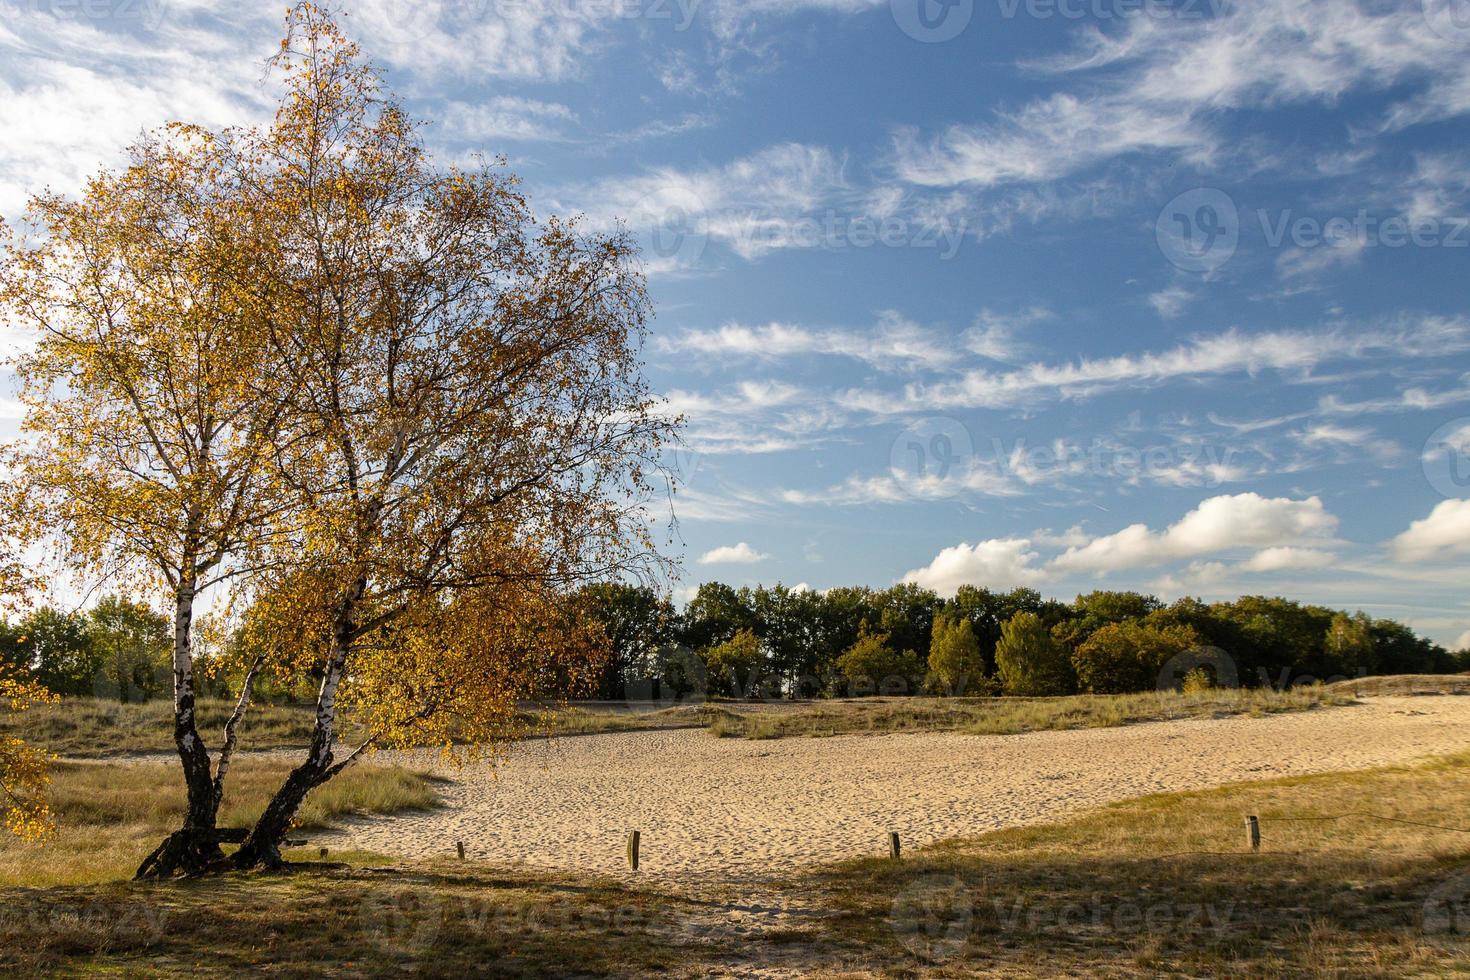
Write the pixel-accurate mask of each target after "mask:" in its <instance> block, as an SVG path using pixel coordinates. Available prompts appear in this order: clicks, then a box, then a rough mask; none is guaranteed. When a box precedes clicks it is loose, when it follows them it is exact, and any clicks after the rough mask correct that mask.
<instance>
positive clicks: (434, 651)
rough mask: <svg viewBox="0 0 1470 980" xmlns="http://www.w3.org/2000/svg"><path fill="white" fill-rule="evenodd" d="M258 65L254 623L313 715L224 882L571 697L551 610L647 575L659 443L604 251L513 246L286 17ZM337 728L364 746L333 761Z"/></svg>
mask: <svg viewBox="0 0 1470 980" xmlns="http://www.w3.org/2000/svg"><path fill="white" fill-rule="evenodd" d="M277 67H278V69H279V71H280V72H281V76H282V78H283V80H284V83H285V87H286V95H285V98H284V99H283V100H282V102H281V105H280V108H279V111H278V112H277V115H276V117H275V120H274V123H273V125H272V126H271V127H270V129H269V131H268V132H266V133H263V134H262V136H261V142H260V143H259V145H257V146H255V147H253V148H251V150H250V152H249V153H248V154H247V156H248V157H249V158H250V159H252V160H259V161H261V164H260V166H259V168H258V173H257V175H256V177H255V178H254V179H253V183H254V185H255V187H256V192H257V193H259V194H261V195H262V197H263V199H265V200H268V201H270V202H271V207H272V208H273V209H274V210H275V211H276V212H278V213H280V214H282V215H284V216H286V217H285V221H284V224H283V227H282V229H281V231H280V234H281V247H282V248H283V250H284V251H285V253H286V254H288V255H290V256H292V257H293V263H292V266H291V268H290V269H289V270H288V272H289V275H288V277H287V278H286V280H285V281H284V290H285V297H284V302H285V304H286V306H287V308H288V309H289V310H290V316H288V317H283V318H280V319H279V320H276V321H274V322H273V323H272V324H271V327H270V329H269V330H268V331H267V337H268V340H269V343H270V344H271V362H272V370H273V371H274V372H276V373H277V374H278V375H279V376H280V378H281V380H282V388H283V393H284V397H285V400H286V409H285V419H286V423H285V426H286V429H285V435H284V436H283V438H281V439H279V440H278V443H279V447H280V448H279V451H278V453H277V456H276V464H277V467H278V478H277V480H278V482H279V484H280V485H281V486H282V487H285V488H288V490H289V492H290V493H291V494H293V495H294V496H293V504H292V513H293V514H295V515H296V517H295V518H294V521H295V524H294V527H295V531H294V534H293V537H292V540H291V541H290V542H289V545H288V547H287V553H288V554H289V556H291V557H290V560H289V561H287V560H283V561H282V562H281V563H280V566H279V567H280V568H281V569H282V572H281V573H280V574H278V575H276V576H274V577H272V578H270V579H269V580H268V581H266V582H265V583H263V584H262V586H261V591H260V595H261V604H262V605H263V606H264V607H266V608H265V609H264V610H262V615H260V616H259V617H258V620H259V621H260V622H262V623H265V624H267V626H266V627H265V628H266V629H268V630H273V631H275V634H276V636H277V637H279V642H266V643H264V644H262V647H263V648H265V649H274V650H279V649H282V648H283V647H290V648H291V649H292V651H293V654H292V656H290V657H287V658H285V659H284V663H282V662H281V659H280V658H278V661H277V667H278V668H280V669H285V670H287V671H300V670H308V669H309V670H314V671H315V672H316V673H317V675H318V678H319V695H318V698H317V702H316V719H315V727H314V731H313V735H312V740H311V744H310V747H309V748H308V749H307V751H306V753H305V755H304V757H303V758H302V759H301V761H300V763H299V765H298V766H297V767H296V769H295V770H294V771H293V772H292V773H291V774H290V776H289V777H288V778H287V780H286V781H285V783H284V784H283V785H282V787H281V788H280V791H279V792H278V793H277V794H276V795H275V797H274V799H273V800H272V801H271V802H270V804H269V806H268V807H267V808H266V810H265V812H264V814H263V815H262V817H261V818H260V821H259V822H258V823H257V824H256V826H255V827H254V828H253V829H252V831H251V834H250V837H249V839H248V840H247V841H246V842H245V844H244V846H243V847H242V848H241V850H240V851H239V852H238V854H237V855H236V863H237V864H239V865H240V866H244V867H251V866H256V865H274V864H277V863H279V862H280V854H279V844H280V841H281V840H282V838H283V837H284V836H285V834H286V833H287V831H288V829H289V826H290V822H291V820H292V818H293V817H294V815H295V813H296V811H297V809H298V808H299V806H300V804H301V802H302V801H303V800H304V799H305V797H306V795H307V794H308V793H309V792H310V791H311V790H312V789H314V788H316V787H318V786H320V785H321V784H323V783H324V782H326V781H327V780H329V779H331V778H332V777H333V776H334V775H335V774H336V773H338V772H340V771H341V769H342V767H343V766H345V765H347V764H350V763H351V761H352V760H353V759H355V758H357V757H358V756H359V754H360V753H361V752H362V751H366V750H369V749H371V748H373V747H376V746H381V745H392V744H410V743H417V744H422V743H425V742H429V743H435V742H437V743H440V744H445V745H448V744H450V743H452V742H455V741H458V742H462V743H469V744H472V745H476V746H489V747H492V748H493V747H494V746H496V745H498V744H501V743H503V742H504V741H505V740H506V739H509V738H512V737H514V736H515V734H516V733H517V726H518V720H517V719H518V714H517V711H516V707H517V702H518V701H519V700H521V699H522V698H525V697H530V696H539V695H542V694H545V693H547V692H549V691H554V690H562V691H565V690H566V689H567V688H568V687H569V686H572V685H576V684H578V683H580V682H583V681H586V680H589V679H590V680H595V677H596V674H597V671H598V667H599V664H600V659H599V645H598V644H595V643H593V642H591V639H592V635H593V634H591V633H589V632H588V631H587V630H585V629H583V628H581V627H580V626H579V625H578V624H577V623H575V622H572V621H568V620H567V618H566V615H565V610H566V609H567V608H569V604H568V603H567V602H566V598H567V596H568V594H569V593H570V592H571V590H573V589H575V588H576V587H578V586H580V585H582V584H585V583H587V582H589V581H593V580H604V579H608V578H615V577H618V576H619V575H622V574H624V573H626V572H629V571H637V570H644V571H646V570H648V569H650V568H651V567H652V566H655V565H657V563H658V561H659V559H658V557H657V553H656V549H655V548H654V547H653V542H652V540H651V537H650V535H649V533H648V530H647V525H646V524H645V522H644V508H645V505H646V501H647V499H648V498H649V496H650V494H651V492H652V489H653V488H652V481H653V479H654V475H655V474H654V470H655V468H656V467H657V459H658V456H659V454H660V452H661V445H662V443H663V442H664V440H665V438H666V436H667V435H668V432H669V429H670V423H669V422H668V421H667V420H665V419H663V418H661V417H660V416H659V415H658V413H657V405H656V403H655V400H654V398H653V397H652V396H651V394H650V392H649V389H648V387H647V384H646V382H645V381H644V379H643V377H642V374H641V365H640V363H639V360H638V350H639V346H640V344H641V342H642V338H643V330H644V324H645V320H646V317H647V315H648V303H647V300H646V297H645V293H644V289H643V282H642V279H641V276H640V275H639V274H638V272H637V270H636V268H635V266H634V253H633V250H632V248H631V246H630V244H629V243H628V241H626V240H625V239H624V238H622V237H620V236H613V237H590V236H586V235H583V234H581V233H580V232H579V231H578V229H577V228H576V227H575V226H574V225H569V224H566V223H563V222H559V221H556V220H548V221H544V222H542V221H538V220H537V218H536V217H535V216H534V214H533V213H532V212H531V210H530V208H529V206H528V204H527V202H526V201H525V200H524V198H523V197H522V196H521V195H520V193H519V191H518V188H517V184H516V181H515V180H514V178H512V177H510V176H508V175H506V174H504V173H503V172H502V171H501V170H499V169H497V168H493V167H485V168H481V169H476V170H459V169H444V170H440V169H436V168H434V167H433V166H432V165H431V164H430V163H429V162H428V159H427V154H426V153H425V151H424V148H423V146H422V144H421V142H420V140H419V137H418V134H417V132H416V130H415V127H414V126H413V124H412V123H411V122H410V120H409V119H408V118H407V117H406V115H405V114H404V113H403V111H402V110H401V108H400V107H399V106H398V105H397V104H396V103H395V102H394V101H393V99H392V98H391V97H390V96H388V95H386V94H385V93H384V91H383V89H382V86H381V82H380V79H379V78H378V76H377V75H376V74H375V72H374V71H373V70H372V68H371V67H370V66H368V65H366V64H365V63H364V62H363V60H362V58H361V56H360V53H359V51H358V49H357V48H356V47H355V46H354V45H353V44H352V43H351V42H350V41H348V40H347V39H346V38H345V37H344V36H343V35H342V34H341V33H340V32H339V31H338V29H337V27H336V25H335V24H334V23H333V22H332V21H331V19H330V18H329V17H328V16H326V15H325V14H324V13H323V12H322V11H320V10H318V9H317V8H315V7H313V6H311V5H309V4H301V5H298V6H297V7H295V8H294V9H293V11H292V13H291V15H290V18H289V20H288V33H287V38H286V41H285V43H284V44H283V47H282V50H281V53H280V55H279V56H278V58H277ZM270 624H273V625H270ZM604 645H605V644H604ZM345 708H350V709H353V710H355V712H356V714H357V720H358V722H359V723H360V725H361V727H362V728H363V729H364V730H365V731H366V732H367V733H368V736H367V739H366V740H365V741H363V742H361V743H360V744H358V745H356V746H352V747H347V748H341V747H339V733H340V731H341V712H342V711H343V710H344V709H345Z"/></svg>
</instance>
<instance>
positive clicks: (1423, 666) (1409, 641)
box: [1370, 619, 1470, 674]
mask: <svg viewBox="0 0 1470 980" xmlns="http://www.w3.org/2000/svg"><path fill="white" fill-rule="evenodd" d="M1370 632H1371V633H1372V635H1373V651H1374V660H1375V665H1376V669H1377V670H1378V671H1379V672H1381V673H1385V674H1426V673H1454V672H1455V671H1458V670H1466V669H1470V656H1467V657H1466V658H1465V660H1464V661H1457V660H1456V659H1455V658H1453V657H1451V656H1450V655H1449V654H1448V653H1446V652H1445V650H1444V648H1443V647H1441V646H1439V644H1437V643H1433V642H1431V641H1429V640H1426V639H1424V638H1423V637H1421V636H1418V635H1416V634H1415V633H1414V631H1413V630H1411V629H1409V628H1408V627H1407V626H1405V625H1404V624H1402V623H1396V622H1394V621H1393V620H1391V619H1379V620H1375V621H1374V622H1373V625H1372V626H1371V627H1370Z"/></svg>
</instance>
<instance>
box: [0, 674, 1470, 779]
mask: <svg viewBox="0 0 1470 980" xmlns="http://www.w3.org/2000/svg"><path fill="white" fill-rule="evenodd" d="M1454 680H1455V678H1370V679H1368V680H1366V681H1361V682H1348V684H1339V685H1335V686H1333V687H1331V688H1326V689H1323V688H1321V687H1301V688H1294V689H1292V690H1290V691H1272V690H1249V691H1208V692H1201V693H1199V694H1174V693H1165V694H1159V693H1148V694H1123V695H1107V696H1103V695H1081V696H1078V697H1070V698H925V697H913V698H907V697H903V698H857V699H849V700H833V701H799V702H785V701H768V702H759V703H752V702H738V701H712V702H709V703H706V704H687V705H678V706H673V707H665V708H651V709H649V710H637V709H635V708H634V707H632V706H630V707H629V708H628V709H626V710H613V709H609V708H605V707H601V706H598V707H585V706H577V705H572V706H569V707H564V708H560V709H557V708H549V709H546V710H534V709H529V708H528V709H527V710H526V711H525V712H524V713H523V719H524V721H525V722H526V725H527V727H528V730H529V731H530V732H531V733H534V734H540V735H589V734H599V733H605V732H626V731H648V730H663V729H674V728H708V729H710V731H711V732H713V733H714V734H715V735H717V736H719V737H721V738H754V739H762V738H792V737H804V736H823V735H849V734H884V733H888V732H951V731H952V732H968V733H970V734H976V735H1011V734H1017V733H1020V732H1034V731H1048V730H1054V729H1066V728H1103V727H1112V726H1116V725H1127V724H1133V723H1136V722H1143V721H1162V720H1167V719H1177V718H1211V717H1223V716H1226V715H1238V714H1269V713H1272V712H1278V711H1302V710H1307V709H1310V708H1316V707H1322V706H1328V705H1343V704H1349V703H1351V701H1352V698H1353V696H1354V695H1353V690H1354V688H1353V687H1352V686H1351V685H1354V684H1356V685H1360V686H1361V689H1362V693H1363V694H1364V695H1365V696H1366V695H1368V694H1370V693H1373V692H1374V691H1376V690H1381V691H1382V693H1391V691H1390V690H1389V688H1388V687H1387V685H1389V684H1391V683H1393V682H1399V683H1403V684H1412V685H1414V686H1416V688H1417V689H1422V690H1428V688H1429V682H1430V681H1436V682H1440V686H1441V687H1442V688H1445V689H1453V688H1454V687H1455V685H1454V684H1453V683H1452V682H1453V681H1454ZM1459 680H1460V681H1461V682H1462V686H1463V688H1464V690H1465V692H1466V693H1470V677H1461V678H1459ZM1373 681H1378V682H1380V683H1381V684H1383V685H1384V687H1382V688H1381V689H1380V688H1374V687H1371V686H1369V685H1370V683H1371V682H1373ZM1416 693H1417V690H1416ZM231 707H232V706H231V705H229V704H226V703H224V702H220V701H203V702H200V706H199V718H200V731H201V732H202V733H204V735H205V738H206V740H209V739H211V738H212V737H214V738H215V740H216V741H217V736H216V733H217V732H218V731H219V730H220V729H221V728H222V727H223V726H224V722H225V719H226V718H227V717H228V715H229V711H230V709H231ZM172 710H173V709H172V705H171V703H170V702H167V701H154V702H150V703H147V704H127V705H124V704H117V703H116V702H109V701H101V700H96V699H91V698H69V699H67V700H65V701H62V702H60V703H59V704H55V705H45V706H41V707H37V708H34V709H32V710H31V711H29V712H27V713H25V714H24V715H13V714H9V713H7V712H5V711H0V735H3V734H10V733H13V734H18V735H21V736H22V737H24V738H26V739H28V740H29V741H31V742H32V743H34V744H36V745H38V746H39V747H41V748H44V749H46V750H48V751H50V752H52V753H55V754H56V755H59V756H62V757H65V758H73V759H98V758H115V757H118V756H124V755H134V754H143V753H170V752H172V751H173V745H172V742H171V737H172V735H171V733H172V730H173V729H172V724H173V722H172ZM311 726H312V713H311V709H310V708H309V707H304V706H300V705H257V706H255V707H253V708H252V709H251V714H250V716H249V718H248V719H247V721H246V723H245V725H244V726H243V728H242V734H241V747H242V749H244V750H269V749H287V748H300V747H301V746H304V745H306V744H307V742H308V741H309V740H310V736H311ZM356 734H357V733H355V732H353V731H351V730H350V725H349V731H348V732H347V733H346V735H345V736H344V737H345V738H346V740H347V741H352V739H353V737H354V736H355V735H356Z"/></svg>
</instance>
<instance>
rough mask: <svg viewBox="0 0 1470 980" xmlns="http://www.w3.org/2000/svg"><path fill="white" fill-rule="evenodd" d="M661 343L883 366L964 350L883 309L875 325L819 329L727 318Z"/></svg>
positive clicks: (954, 355)
mask: <svg viewBox="0 0 1470 980" xmlns="http://www.w3.org/2000/svg"><path fill="white" fill-rule="evenodd" d="M659 346H660V348H661V349H663V350H665V351H670V352H692V353H696V354H703V355H710V356H716V357H720V358H722V359H728V358H732V357H739V358H749V359H760V360H776V359H781V358H787V357H797V356H809V355H812V354H821V355H826V356H831V357H848V358H852V359H854V360H859V361H862V362H863V363H865V364H867V365H869V366H870V367H874V368H878V369H879V370H884V371H903V370H909V369H913V368H923V369H926V370H942V369H944V368H946V367H948V366H950V365H951V364H953V363H954V362H955V361H956V360H957V359H958V358H959V356H960V351H959V349H958V348H957V346H956V344H955V343H954V341H953V340H951V339H949V338H947V337H945V336H944V335H942V334H939V333H937V332H934V331H930V330H926V329H924V328H923V327H920V326H919V325H918V324H916V323H913V322H912V321H910V320H906V319H904V318H903V317H902V316H900V315H899V314H898V313H895V312H893V311H885V312H884V313H883V314H881V315H880V316H879V319H878V324H877V326H875V327H874V328H873V329H872V330H871V331H862V332H859V331H854V330H843V329H837V328H827V329H815V328H810V327H802V326H795V325H791V324H785V323H769V324H766V325H765V326H756V327H751V326H745V325H743V324H738V323H729V324H726V325H724V326H722V327H719V328H717V329H715V330H686V331H684V332H683V333H682V334H678V335H675V336H673V337H667V338H662V339H661V340H660V341H659Z"/></svg>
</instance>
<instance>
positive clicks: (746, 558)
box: [699, 541, 771, 565]
mask: <svg viewBox="0 0 1470 980" xmlns="http://www.w3.org/2000/svg"><path fill="white" fill-rule="evenodd" d="M769 557H771V556H770V555H763V554H761V553H760V552H758V551H756V550H755V549H754V548H752V547H751V546H750V545H748V544H746V543H745V542H744V541H742V542H740V543H739V544H736V545H726V546H725V547H723V548H715V549H714V550H712V551H706V552H705V553H704V554H703V555H701V556H700V557H699V563H700V564H701V565H754V564H755V563H757V562H762V561H765V560H766V559H767V558H769Z"/></svg>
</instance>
